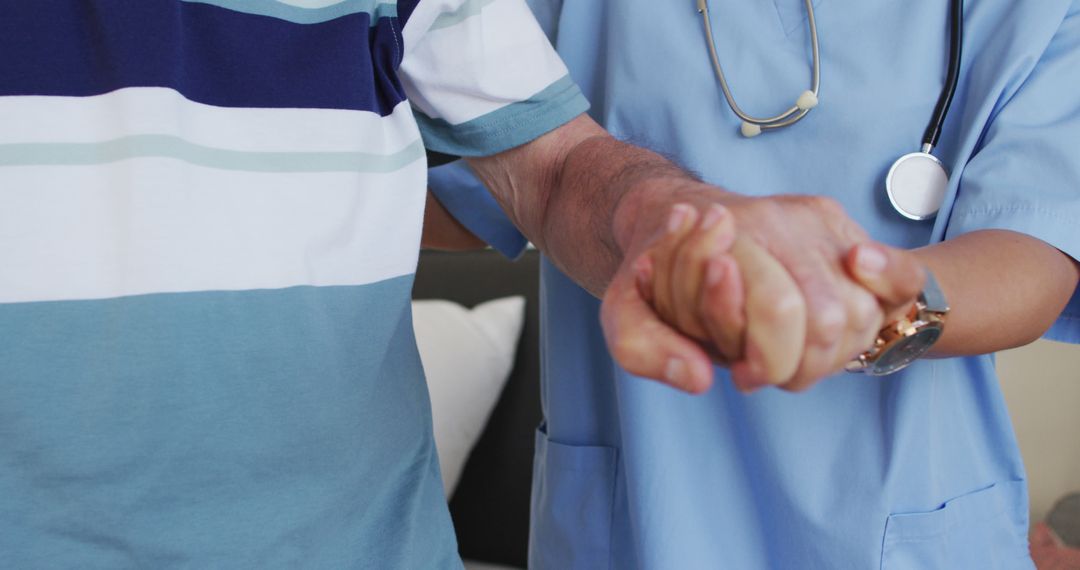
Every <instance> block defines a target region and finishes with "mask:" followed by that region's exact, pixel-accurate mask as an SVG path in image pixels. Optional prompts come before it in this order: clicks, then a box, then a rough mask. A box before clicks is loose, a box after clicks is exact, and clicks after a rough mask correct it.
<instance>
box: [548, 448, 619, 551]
mask: <svg viewBox="0 0 1080 570" xmlns="http://www.w3.org/2000/svg"><path fill="white" fill-rule="evenodd" d="M617 459H618V452H617V451H616V449H615V448H613V447H601V446H577V445H564V444H561V443H556V442H554V441H551V440H549V439H548V437H547V434H545V433H544V431H543V429H540V430H537V432H536V455H535V457H534V458H533V487H532V525H531V526H530V528H529V534H530V536H529V568H530V569H531V570H576V569H578V568H581V569H587V570H604V569H607V568H609V567H610V566H611V518H612V511H613V508H614V503H615V473H616V470H617V469H618V466H617Z"/></svg>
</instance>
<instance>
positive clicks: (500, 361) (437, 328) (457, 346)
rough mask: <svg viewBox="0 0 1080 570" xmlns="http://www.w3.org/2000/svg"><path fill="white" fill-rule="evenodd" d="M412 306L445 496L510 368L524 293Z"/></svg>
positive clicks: (516, 342) (453, 485)
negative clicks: (473, 301)
mask: <svg viewBox="0 0 1080 570" xmlns="http://www.w3.org/2000/svg"><path fill="white" fill-rule="evenodd" d="M412 308H413V327H414V329H415V330H416V345H417V347H418V348H419V349H420V360H421V361H422V362H423V364H424V373H425V374H426V375H427V383H428V391H429V392H430V394H431V415H432V419H433V421H434V424H435V447H436V448H437V449H438V451H439V467H440V469H441V470H442V477H443V488H444V490H445V491H446V496H447V497H448V498H449V497H450V496H451V495H452V494H453V492H454V488H455V487H456V486H457V482H458V479H459V478H460V477H461V471H462V469H464V468H465V460H466V459H467V458H468V457H469V452H470V451H472V448H473V445H474V444H475V443H476V440H477V439H479V438H480V433H481V432H482V431H483V429H484V425H485V424H486V423H487V419H488V416H489V415H490V414H491V410H492V408H494V407H495V403H496V402H497V401H498V399H499V394H500V393H501V392H502V388H503V385H504V384H506V379H507V377H509V375H510V371H511V369H513V367H514V355H515V353H516V352H517V344H518V337H520V336H521V327H522V323H523V322H524V320H525V298H524V297H520V296H518V297H506V298H503V299H496V300H494V301H488V302H486V303H482V304H480V305H477V306H476V307H475V308H473V309H472V310H469V309H467V308H465V307H463V306H461V305H459V304H457V303H453V302H450V301H442V300H431V301H413V305H412Z"/></svg>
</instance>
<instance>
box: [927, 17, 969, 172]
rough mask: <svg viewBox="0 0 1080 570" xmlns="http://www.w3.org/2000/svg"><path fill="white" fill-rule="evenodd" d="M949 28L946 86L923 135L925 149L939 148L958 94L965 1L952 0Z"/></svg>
mask: <svg viewBox="0 0 1080 570" xmlns="http://www.w3.org/2000/svg"><path fill="white" fill-rule="evenodd" d="M949 27H950V28H951V30H950V33H949V69H948V71H947V72H946V74H945V85H944V86H943V87H942V89H941V95H939V96H938V101H937V104H936V105H935V106H934V113H933V115H931V116H930V124H928V125H927V126H926V132H925V133H924V134H923V140H922V142H923V149H924V150H925V152H930V151H929V149H932V148H934V147H935V146H937V143H938V139H939V138H940V137H941V128H942V125H944V124H945V117H946V116H948V114H949V106H951V105H952V100H953V96H954V95H955V94H956V84H957V82H958V81H959V78H960V61H961V56H962V53H961V50H962V46H963V44H964V0H952V8H951V9H950V16H949Z"/></svg>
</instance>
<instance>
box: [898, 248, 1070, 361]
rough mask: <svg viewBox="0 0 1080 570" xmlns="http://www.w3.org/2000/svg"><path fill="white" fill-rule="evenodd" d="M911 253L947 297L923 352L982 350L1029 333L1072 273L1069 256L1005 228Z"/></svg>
mask: <svg viewBox="0 0 1080 570" xmlns="http://www.w3.org/2000/svg"><path fill="white" fill-rule="evenodd" d="M914 253H915V254H916V255H917V256H918V257H919V259H920V260H921V261H922V262H923V263H925V264H926V266H927V267H929V268H930V270H931V271H933V272H934V275H935V276H936V278H937V281H938V283H939V284H940V285H941V289H942V291H943V292H944V293H945V298H946V299H947V300H948V301H949V306H950V312H949V317H948V320H947V321H946V326H945V333H944V335H943V336H942V337H941V340H939V341H938V343H937V344H935V345H934V348H933V349H932V351H931V353H930V356H936V357H945V356H960V355H971V354H985V353H989V352H996V351H998V350H1004V349H1008V348H1013V347H1017V346H1022V345H1025V344H1027V343H1030V342H1032V341H1034V340H1036V339H1037V338H1039V336H1041V335H1042V334H1043V333H1045V332H1046V330H1047V329H1048V328H1050V325H1051V324H1053V322H1054V320H1055V319H1056V318H1057V316H1058V315H1059V314H1060V313H1061V310H1062V309H1063V308H1064V307H1065V304H1066V303H1067V302H1068V301H1069V298H1070V296H1071V295H1072V294H1073V291H1075V289H1076V285H1077V280H1078V279H1080V269H1078V267H1077V263H1076V262H1075V261H1074V260H1073V259H1072V258H1070V257H1069V256H1067V255H1065V254H1064V253H1062V252H1060V251H1058V250H1057V249H1055V248H1054V247H1052V246H1050V245H1048V244H1047V243H1045V242H1043V241H1041V240H1038V239H1036V238H1033V237H1031V236H1027V235H1024V234H1020V233H1016V232H1011V231H1005V230H985V231H979V232H973V233H970V234H965V235H963V236H960V237H957V238H955V239H951V240H948V241H946V242H942V243H938V244H934V245H931V246H927V247H924V248H921V249H918V250H915V252H914Z"/></svg>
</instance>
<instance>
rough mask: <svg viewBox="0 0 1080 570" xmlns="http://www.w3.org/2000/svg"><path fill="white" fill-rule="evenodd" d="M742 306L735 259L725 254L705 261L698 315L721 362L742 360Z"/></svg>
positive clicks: (739, 276) (740, 275)
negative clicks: (703, 281) (703, 283)
mask: <svg viewBox="0 0 1080 570" xmlns="http://www.w3.org/2000/svg"><path fill="white" fill-rule="evenodd" d="M745 302H746V294H745V291H744V288H743V277H742V272H741V271H739V265H738V263H736V262H735V259H734V258H732V257H731V256H730V255H727V254H724V255H718V256H715V257H713V258H711V259H709V261H708V263H707V265H706V267H705V285H704V288H703V289H702V294H701V298H700V300H699V306H700V310H699V312H700V314H701V318H702V323H703V325H704V326H705V329H706V330H707V331H708V333H709V338H710V339H711V341H712V344H713V346H714V347H715V349H716V351H717V352H718V353H719V355H720V356H721V357H722V359H723V360H724V361H725V362H735V361H737V360H740V359H742V358H743V337H744V334H745V331H746V313H745V312H744V305H745Z"/></svg>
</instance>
